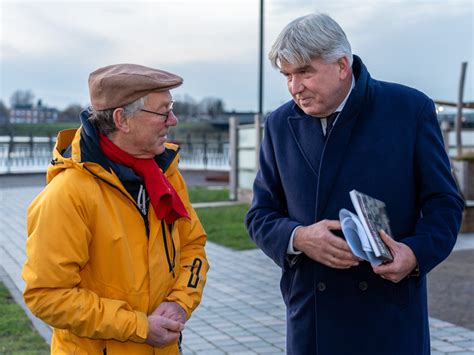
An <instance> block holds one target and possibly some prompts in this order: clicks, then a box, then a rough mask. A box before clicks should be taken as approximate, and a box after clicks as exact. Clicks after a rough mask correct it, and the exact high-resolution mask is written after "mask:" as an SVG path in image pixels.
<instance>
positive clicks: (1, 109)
mask: <svg viewBox="0 0 474 355" xmlns="http://www.w3.org/2000/svg"><path fill="white" fill-rule="evenodd" d="M8 117H10V111H9V110H8V108H7V107H6V106H5V104H4V103H3V101H2V100H0V121H2V119H4V120H7V119H8Z"/></svg>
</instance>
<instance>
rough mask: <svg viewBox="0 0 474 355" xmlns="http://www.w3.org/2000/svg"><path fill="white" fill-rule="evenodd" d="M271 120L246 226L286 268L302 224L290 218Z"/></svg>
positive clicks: (269, 253) (265, 136) (256, 241)
mask: <svg viewBox="0 0 474 355" xmlns="http://www.w3.org/2000/svg"><path fill="white" fill-rule="evenodd" d="M270 119H271V118H270V117H269V118H268V119H267V122H266V124H265V132H264V138H263V141H262V146H261V149H260V169H259V171H258V172H257V176H256V178H255V181H254V184H253V200H252V205H251V207H250V210H249V212H248V213H247V216H246V219H245V224H246V227H247V230H248V233H249V235H250V237H251V238H252V239H253V240H254V242H255V243H256V244H257V245H258V247H259V248H260V249H262V250H263V252H264V253H265V254H267V255H268V256H269V257H270V258H271V259H272V260H273V261H274V262H275V263H276V264H277V265H279V266H280V267H284V266H285V265H287V264H285V261H286V260H288V258H287V248H288V243H289V241H290V237H291V233H292V231H293V230H294V229H295V228H296V227H297V226H298V225H300V223H299V222H297V221H295V220H293V219H291V218H289V216H288V209H287V206H286V198H285V193H284V191H283V186H282V183H281V180H280V175H279V172H278V164H277V157H276V156H275V150H274V147H273V142H272V136H271V130H270V128H269V122H270Z"/></svg>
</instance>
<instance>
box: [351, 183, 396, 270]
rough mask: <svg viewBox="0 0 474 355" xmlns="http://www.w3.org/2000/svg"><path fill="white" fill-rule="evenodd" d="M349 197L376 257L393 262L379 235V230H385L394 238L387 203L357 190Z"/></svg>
mask: <svg viewBox="0 0 474 355" xmlns="http://www.w3.org/2000/svg"><path fill="white" fill-rule="evenodd" d="M349 195H350V197H351V201H352V204H353V205H354V208H355V210H356V213H357V216H358V217H359V219H360V222H361V224H362V226H363V228H364V230H365V232H366V234H367V238H368V240H369V243H370V245H371V247H372V249H373V251H374V254H375V256H376V257H377V258H379V259H381V260H383V261H392V260H393V256H392V254H391V253H390V250H389V248H388V247H387V245H386V244H385V243H384V242H383V240H382V238H381V237H380V235H379V230H381V229H383V230H384V231H385V233H387V234H388V235H390V236H392V231H391V229H390V221H389V219H388V215H387V210H386V208H385V203H384V202H382V201H380V200H377V199H376V198H373V197H371V196H369V195H366V194H363V193H362V192H359V191H357V190H352V191H351V192H349Z"/></svg>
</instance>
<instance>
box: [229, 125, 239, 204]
mask: <svg viewBox="0 0 474 355" xmlns="http://www.w3.org/2000/svg"><path fill="white" fill-rule="evenodd" d="M238 126H239V119H238V118H237V117H230V118H229V156H230V175H229V185H230V186H229V199H230V200H232V201H236V200H237V199H238V187H239V181H238V180H239V143H238V140H239V135H238Z"/></svg>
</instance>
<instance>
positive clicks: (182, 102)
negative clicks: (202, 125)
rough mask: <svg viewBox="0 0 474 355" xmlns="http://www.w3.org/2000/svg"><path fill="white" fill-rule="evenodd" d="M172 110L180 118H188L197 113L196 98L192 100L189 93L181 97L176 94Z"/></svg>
mask: <svg viewBox="0 0 474 355" xmlns="http://www.w3.org/2000/svg"><path fill="white" fill-rule="evenodd" d="M173 112H174V113H175V114H176V115H177V116H178V117H179V118H180V119H184V120H186V119H189V118H191V117H194V116H196V115H197V104H196V100H194V99H193V98H192V97H191V96H189V95H184V96H183V97H181V96H177V97H176V100H175V103H174V106H173Z"/></svg>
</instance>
